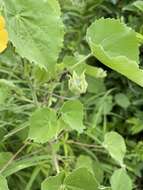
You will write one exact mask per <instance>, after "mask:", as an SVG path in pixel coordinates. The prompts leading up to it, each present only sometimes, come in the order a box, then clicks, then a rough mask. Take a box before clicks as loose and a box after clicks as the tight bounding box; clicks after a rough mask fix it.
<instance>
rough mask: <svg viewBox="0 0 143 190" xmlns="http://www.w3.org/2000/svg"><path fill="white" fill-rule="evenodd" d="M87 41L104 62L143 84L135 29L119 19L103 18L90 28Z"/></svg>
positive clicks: (94, 53) (96, 55) (97, 56)
mask: <svg viewBox="0 0 143 190" xmlns="http://www.w3.org/2000/svg"><path fill="white" fill-rule="evenodd" d="M105 29H106V30H105ZM87 41H88V43H89V45H90V47H91V50H92V53H93V55H94V56H95V57H96V58H97V59H99V60H100V61H101V62H102V63H103V64H105V65H106V66H108V67H110V68H111V69H113V70H115V71H117V72H119V73H121V74H123V75H124V76H126V77H127V78H129V79H130V80H132V81H134V82H136V83H137V84H139V85H140V86H143V70H141V69H139V65H138V63H139V48H138V40H137V37H136V33H135V31H133V30H132V29H131V28H129V27H127V26H126V25H125V24H123V23H121V22H120V21H119V20H116V19H109V18H108V19H104V18H101V19H99V20H96V21H95V22H94V23H93V24H92V25H91V26H90V27H89V28H88V31H87Z"/></svg>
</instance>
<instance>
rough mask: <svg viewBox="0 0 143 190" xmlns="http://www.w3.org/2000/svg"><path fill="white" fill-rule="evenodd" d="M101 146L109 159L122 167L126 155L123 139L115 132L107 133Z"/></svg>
mask: <svg viewBox="0 0 143 190" xmlns="http://www.w3.org/2000/svg"><path fill="white" fill-rule="evenodd" d="M103 145H104V147H105V148H106V149H107V150H108V152H109V154H110V155H111V157H112V158H113V159H115V160H116V161H117V162H118V163H119V164H120V165H121V166H122V165H123V159H124V156H125V153H126V145H125V142H124V139H123V137H122V136H121V135H119V134H118V133H116V132H108V133H106V135H105V137H104V143H103Z"/></svg>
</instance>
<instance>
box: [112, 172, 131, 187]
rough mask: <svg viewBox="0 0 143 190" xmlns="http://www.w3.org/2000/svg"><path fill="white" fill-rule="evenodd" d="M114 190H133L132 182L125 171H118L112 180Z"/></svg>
mask: <svg viewBox="0 0 143 190" xmlns="http://www.w3.org/2000/svg"><path fill="white" fill-rule="evenodd" d="M110 183H111V188H112V190H132V181H131V179H130V177H129V176H128V174H127V173H126V171H125V169H118V170H116V171H115V172H114V173H113V175H112V177H111V180H110Z"/></svg>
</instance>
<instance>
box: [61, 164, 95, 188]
mask: <svg viewBox="0 0 143 190" xmlns="http://www.w3.org/2000/svg"><path fill="white" fill-rule="evenodd" d="M64 184H65V185H66V186H67V188H69V189H72V190H98V183H97V181H96V179H95V177H94V176H93V174H92V173H91V172H89V170H88V169H87V168H79V169H77V170H75V171H73V172H72V173H71V174H70V175H68V176H67V177H66V178H65V181H64Z"/></svg>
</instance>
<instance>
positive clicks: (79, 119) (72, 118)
mask: <svg viewBox="0 0 143 190" xmlns="http://www.w3.org/2000/svg"><path fill="white" fill-rule="evenodd" d="M61 113H62V119H63V121H64V122H65V123H66V124H68V125H69V126H70V128H72V129H74V130H76V131H78V132H79V133H81V132H82V131H83V129H84V128H85V127H84V125H83V105H82V103H81V102H80V101H79V100H71V101H67V102H65V103H64V105H63V107H62V108H61Z"/></svg>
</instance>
